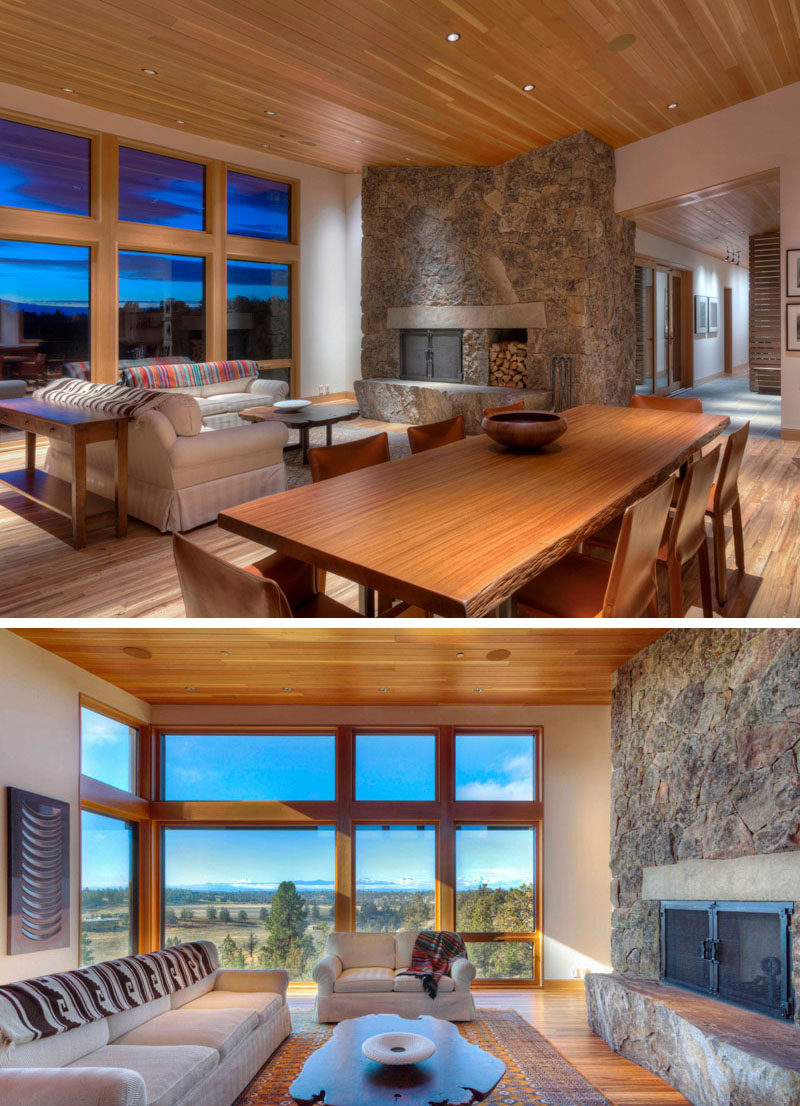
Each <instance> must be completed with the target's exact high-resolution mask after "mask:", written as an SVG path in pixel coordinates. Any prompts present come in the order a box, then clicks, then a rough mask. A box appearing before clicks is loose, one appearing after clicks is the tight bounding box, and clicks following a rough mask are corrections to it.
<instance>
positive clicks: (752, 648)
mask: <svg viewBox="0 0 800 1106" xmlns="http://www.w3.org/2000/svg"><path fill="white" fill-rule="evenodd" d="M611 740H612V758H613V759H612V763H613V773H612V783H611V811H612V813H611V874H612V889H611V897H612V905H613V908H614V909H613V914H612V929H611V961H612V964H613V966H614V969H615V970H616V971H618V972H623V973H627V972H630V973H634V974H639V975H643V976H648V977H649V978H651V979H657V978H658V977H659V940H660V938H659V916H658V904H657V903H656V902H651V901H644V900H642V898H641V890H642V869H643V867H652V866H654V865H670V864H674V863H676V862H678V861H681V860H688V859H696V858H705V859H726V858H736V857H743V856H750V855H753V854H767V853H777V852H783V851H786V850H796V849H799V848H800V774H798V763H799V762H800V631H797V630H783V629H761V630H758V629H752V630H751V629H747V630H702V631H697V630H671V631H670V632H669V633H668V634H666V635H665V636H664V637H662V638H660V639H659V641H657V642H656V643H655V644H654V645H652V646H650V648H649V649H646V650H644V651H643V652H641V653H638V654H637V655H636V656H635V657H634V658H632V659H631V660H630V661H629V662H628V663H627V664H625V665H624V666H623V667H622V668H620V669H619V671H618V672H617V674H616V677H615V683H614V690H613V697H612V725H611ZM697 897H698V898H702V897H704V896H702V895H698V896H697ZM794 955H795V965H794V967H795V973H794V974H795V985H796V987H798V990H799V991H800V909H795V914H794Z"/></svg>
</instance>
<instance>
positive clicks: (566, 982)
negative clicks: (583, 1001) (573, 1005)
mask: <svg viewBox="0 0 800 1106" xmlns="http://www.w3.org/2000/svg"><path fill="white" fill-rule="evenodd" d="M584 989H585V984H584V982H583V980H582V979H545V980H543V982H542V990H543V991H583V990H584Z"/></svg>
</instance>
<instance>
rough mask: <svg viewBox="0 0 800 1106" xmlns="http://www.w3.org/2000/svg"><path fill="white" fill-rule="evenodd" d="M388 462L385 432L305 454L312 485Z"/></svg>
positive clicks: (318, 448)
mask: <svg viewBox="0 0 800 1106" xmlns="http://www.w3.org/2000/svg"><path fill="white" fill-rule="evenodd" d="M389 460H391V458H390V456H389V435H388V434H387V433H386V432H385V431H383V432H382V433H380V434H371V435H370V436H369V437H368V438H357V439H356V441H354V442H340V443H339V444H338V445H320V446H314V448H313V449H309V451H308V467H309V468H310V469H311V479H312V481H313V482H314V483H315V484H318V483H319V482H320V480H330V479H331V478H332V477H334V476H344V474H345V473H347V472H356V471H357V470H358V469H366V468H370V467H371V466H372V465H382V464H383V463H384V461H389Z"/></svg>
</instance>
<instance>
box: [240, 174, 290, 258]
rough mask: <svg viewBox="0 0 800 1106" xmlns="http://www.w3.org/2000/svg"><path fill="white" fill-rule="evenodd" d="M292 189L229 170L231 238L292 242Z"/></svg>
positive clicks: (284, 183) (282, 184)
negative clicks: (238, 236) (240, 237)
mask: <svg viewBox="0 0 800 1106" xmlns="http://www.w3.org/2000/svg"><path fill="white" fill-rule="evenodd" d="M291 194H292V190H291V185H289V184H287V183H286V182H285V181H276V180H267V179H266V178H264V177H254V176H251V175H250V174H249V173H236V172H234V171H233V170H232V169H229V170H228V234H241V235H243V236H245V237H247V238H271V239H272V240H273V241H276V242H288V241H290V239H291V206H290V202H291Z"/></svg>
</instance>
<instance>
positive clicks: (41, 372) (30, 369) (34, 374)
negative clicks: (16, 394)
mask: <svg viewBox="0 0 800 1106" xmlns="http://www.w3.org/2000/svg"><path fill="white" fill-rule="evenodd" d="M46 371H47V355H46V354H44V353H37V354H36V355H35V356H34V358H33V360H29V361H18V362H17V366H16V375H17V376H18V377H19V378H20V379H21V380H24V381H25V382H26V384H34V385H36V386H37V387H38V386H40V385H42V384H45V383H46V380H45V374H46Z"/></svg>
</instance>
